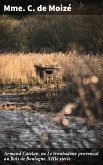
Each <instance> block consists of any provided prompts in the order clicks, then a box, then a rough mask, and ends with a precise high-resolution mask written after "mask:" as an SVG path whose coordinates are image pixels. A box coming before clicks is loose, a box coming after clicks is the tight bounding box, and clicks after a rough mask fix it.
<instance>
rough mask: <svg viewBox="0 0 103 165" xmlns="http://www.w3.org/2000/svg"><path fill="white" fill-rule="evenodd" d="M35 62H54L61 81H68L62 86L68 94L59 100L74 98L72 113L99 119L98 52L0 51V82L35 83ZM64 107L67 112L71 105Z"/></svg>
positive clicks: (102, 61) (101, 72) (102, 77)
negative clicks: (34, 52) (73, 110)
mask: <svg viewBox="0 0 103 165" xmlns="http://www.w3.org/2000/svg"><path fill="white" fill-rule="evenodd" d="M35 64H43V65H45V64H56V65H57V64H58V65H59V66H60V67H61V75H62V76H63V78H64V80H65V81H64V82H68V84H69V85H68V87H67V88H66V92H68V96H65V97H64V96H63V97H62V102H64V101H65V99H66V100H67V101H69V103H70V100H74V101H73V102H74V103H75V104H73V105H76V107H77V108H76V110H77V111H76V113H77V114H79V115H84V116H86V117H87V118H88V119H89V120H90V121H94V119H96V118H97V119H98V118H99V119H103V117H102V116H103V110H102V82H103V69H102V68H103V58H102V56H99V55H97V56H93V55H79V54H77V53H76V52H73V53H72V52H70V53H67V54H63V53H57V54H55V53H52V54H33V53H32V54H30V53H29V54H2V55H0V84H4V85H7V84H10V85H11V84H13V83H14V84H18V85H22V84H26V85H30V84H32V85H34V86H36V85H37V83H38V81H39V77H37V76H36V72H35V69H34V65H35ZM61 85H62V84H61ZM71 98H72V99H71ZM63 99H64V100H63ZM57 103H58V102H56V105H57ZM70 105H71V104H69V105H68V107H70ZM68 107H66V108H67V110H66V113H71V111H72V109H71V108H68ZM10 108H11V107H10ZM63 114H64V111H63ZM63 124H64V125H67V124H68V123H67V121H66V120H63Z"/></svg>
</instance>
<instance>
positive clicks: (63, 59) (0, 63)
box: [0, 52, 103, 85]
mask: <svg viewBox="0 0 103 165" xmlns="http://www.w3.org/2000/svg"><path fill="white" fill-rule="evenodd" d="M35 64H44V65H45V64H56V65H57V64H58V65H59V66H60V67H61V74H62V76H63V78H64V79H65V80H66V81H68V82H70V81H77V80H78V78H81V80H83V81H84V83H86V81H88V79H87V78H89V77H91V76H97V77H98V80H99V81H101V79H102V64H103V63H102V57H101V56H99V55H98V56H91V55H86V56H83V55H79V54H76V53H75V52H74V53H68V54H63V53H57V54H55V53H51V54H33V53H29V54H22V53H20V54H2V55H0V83H1V84H12V83H15V84H30V83H31V84H34V85H35V83H36V81H37V80H38V77H37V75H36V72H35V68H34V65H35Z"/></svg>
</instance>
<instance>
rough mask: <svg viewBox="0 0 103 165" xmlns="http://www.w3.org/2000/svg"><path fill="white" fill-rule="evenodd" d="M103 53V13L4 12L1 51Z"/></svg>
mask: <svg viewBox="0 0 103 165" xmlns="http://www.w3.org/2000/svg"><path fill="white" fill-rule="evenodd" d="M69 51H76V52H77V53H84V54H88V53H89V54H90V53H93V54H102V53H103V15H91V16H90V15H88V16H87V15H32V16H24V17H22V18H21V17H20V16H19V18H17V17H16V16H6V15H5V16H3V15H1V16H0V53H8V52H13V53H17V52H24V53H28V52H35V53H38V52H40V53H41V52H47V53H51V52H64V53H65V52H69Z"/></svg>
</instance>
